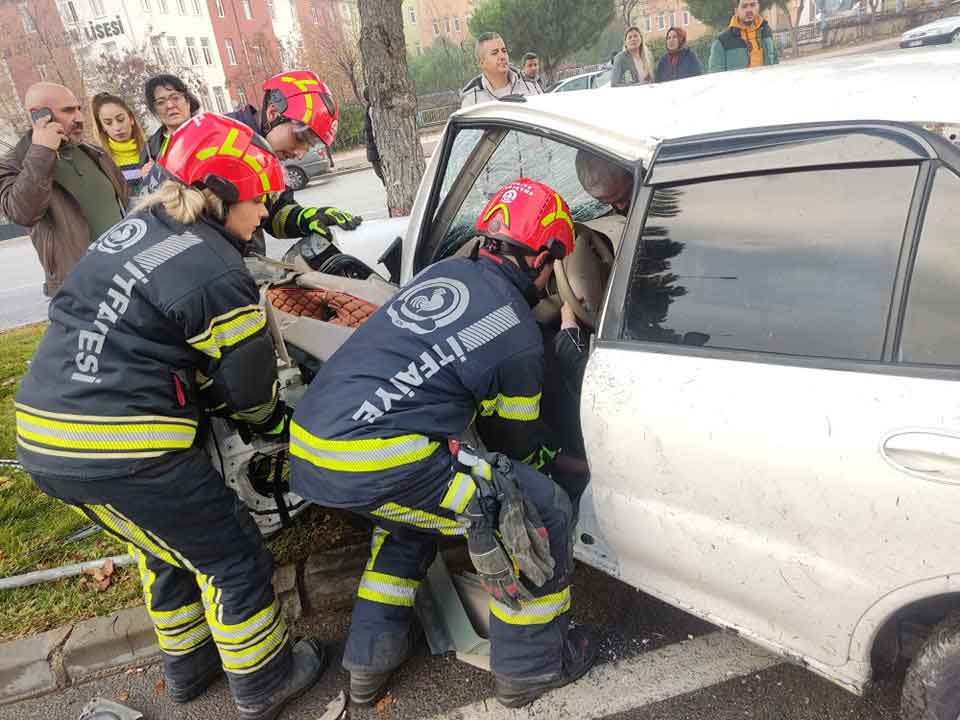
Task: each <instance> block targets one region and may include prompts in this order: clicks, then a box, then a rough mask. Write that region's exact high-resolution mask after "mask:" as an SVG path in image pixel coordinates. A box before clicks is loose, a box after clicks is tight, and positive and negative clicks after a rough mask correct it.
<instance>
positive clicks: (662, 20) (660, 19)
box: [657, 13, 667, 30]
mask: <svg viewBox="0 0 960 720" xmlns="http://www.w3.org/2000/svg"><path fill="white" fill-rule="evenodd" d="M666 27H667V18H666V16H665V15H664V14H663V13H660V14H659V15H657V30H663V29H664V28H666Z"/></svg>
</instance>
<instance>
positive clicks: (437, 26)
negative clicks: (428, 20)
mask: <svg viewBox="0 0 960 720" xmlns="http://www.w3.org/2000/svg"><path fill="white" fill-rule="evenodd" d="M433 34H434V35H439V34H440V23H438V22H437V21H436V20H434V21H433Z"/></svg>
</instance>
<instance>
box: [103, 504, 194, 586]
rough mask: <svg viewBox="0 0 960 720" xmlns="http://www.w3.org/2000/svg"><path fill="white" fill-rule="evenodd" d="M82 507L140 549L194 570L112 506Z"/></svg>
mask: <svg viewBox="0 0 960 720" xmlns="http://www.w3.org/2000/svg"><path fill="white" fill-rule="evenodd" d="M84 507H85V508H86V509H87V510H89V511H90V512H92V513H93V514H94V515H96V516H97V519H98V520H100V522H101V523H102V524H103V525H104V526H105V527H107V528H108V529H110V530H112V531H113V533H114V534H116V535H118V536H120V537H122V538H124V539H125V540H127V541H128V542H130V543H132V544H133V545H135V546H136V547H137V548H139V549H140V550H142V551H145V552H148V553H150V554H151V555H153V556H154V557H157V558H159V559H160V560H163V561H164V562H165V563H169V564H170V565H173V566H174V567H179V568H186V569H187V570H189V571H190V572H193V573H195V572H196V569H195V568H194V567H193V565H191V564H190V562H189V561H188V560H187V559H186V558H185V557H183V555H181V554H180V553H178V552H177V551H176V550H173V549H172V548H171V547H170V546H168V545H167V544H166V543H164V542H163V541H162V540H160V538H158V537H156V536H155V535H153V534H152V533H149V532H147V531H146V530H143V529H142V528H140V527H138V526H137V525H136V523H134V522H133V521H132V520H130V519H129V518H127V517H125V516H124V515H122V514H121V513H119V512H117V510H116V508H114V507H113V506H111V505H85V506H84Z"/></svg>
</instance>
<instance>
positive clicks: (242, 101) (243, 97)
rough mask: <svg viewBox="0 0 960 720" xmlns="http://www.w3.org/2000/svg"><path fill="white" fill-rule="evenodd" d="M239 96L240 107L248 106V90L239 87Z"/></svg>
mask: <svg viewBox="0 0 960 720" xmlns="http://www.w3.org/2000/svg"><path fill="white" fill-rule="evenodd" d="M237 97H238V98H240V107H246V106H247V91H246V90H244V89H243V88H242V87H239V88H237Z"/></svg>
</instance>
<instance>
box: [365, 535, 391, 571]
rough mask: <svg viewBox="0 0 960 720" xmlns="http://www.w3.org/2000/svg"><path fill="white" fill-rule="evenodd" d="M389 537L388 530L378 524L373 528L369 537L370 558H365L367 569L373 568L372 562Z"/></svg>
mask: <svg viewBox="0 0 960 720" xmlns="http://www.w3.org/2000/svg"><path fill="white" fill-rule="evenodd" d="M388 537H390V531H389V530H384V529H383V528H382V527H380V526H379V525H377V526H375V527H374V528H373V535H372V536H371V538H370V559H369V560H367V568H366V569H367V570H373V564H374V563H375V562H376V561H377V555H379V554H380V550H381V549H383V543H384V542H385V541H386V539H387V538H388Z"/></svg>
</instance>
